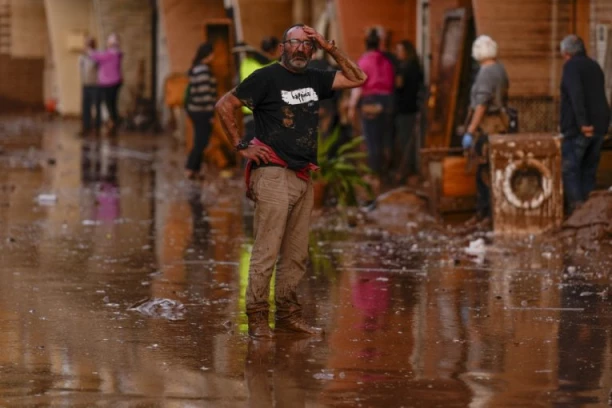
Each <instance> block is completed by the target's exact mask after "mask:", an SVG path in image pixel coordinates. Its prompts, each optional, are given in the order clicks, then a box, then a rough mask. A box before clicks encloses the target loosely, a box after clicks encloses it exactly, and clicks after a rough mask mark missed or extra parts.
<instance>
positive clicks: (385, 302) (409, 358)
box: [323, 271, 470, 406]
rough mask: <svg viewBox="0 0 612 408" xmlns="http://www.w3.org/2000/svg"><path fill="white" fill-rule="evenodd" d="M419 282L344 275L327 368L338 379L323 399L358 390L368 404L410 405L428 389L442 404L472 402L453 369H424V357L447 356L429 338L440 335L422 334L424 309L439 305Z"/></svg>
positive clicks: (337, 297)
mask: <svg viewBox="0 0 612 408" xmlns="http://www.w3.org/2000/svg"><path fill="white" fill-rule="evenodd" d="M421 285H422V283H421V282H420V281H419V278H418V277H407V276H406V275H403V276H402V277H401V278H400V277H398V276H395V275H391V274H389V273H376V272H355V271H347V272H344V273H342V274H341V275H340V277H339V282H338V286H337V288H338V290H337V292H336V293H333V294H331V297H332V303H333V304H335V305H337V309H336V313H335V319H336V322H335V330H334V331H333V332H332V333H331V335H330V339H329V344H330V349H331V355H330V356H329V358H328V363H327V368H328V369H332V370H333V372H334V378H333V379H332V380H330V381H327V382H326V386H325V388H324V391H323V402H324V403H329V404H333V403H335V402H339V401H343V400H344V399H345V398H346V395H347V393H350V394H351V395H355V393H358V394H359V397H360V398H361V399H365V401H366V402H367V404H368V405H370V404H371V405H377V406H379V405H382V404H387V405H389V406H395V405H397V404H399V403H400V402H401V404H404V405H406V404H408V405H411V403H413V402H414V403H416V401H419V399H420V398H421V397H423V395H425V394H429V393H430V391H431V390H430V388H433V389H435V390H436V392H437V393H438V395H439V398H440V402H441V403H442V401H449V400H452V401H453V402H454V403H457V404H460V403H461V401H463V402H464V403H465V404H467V403H468V402H469V399H470V391H469V390H468V388H467V387H466V386H465V385H464V384H462V383H461V382H460V381H457V380H456V379H454V378H453V375H452V373H453V372H452V371H449V373H448V375H444V374H442V375H441V373H440V370H439V369H433V370H429V371H427V368H426V367H422V365H423V364H424V363H425V364H427V361H425V360H424V359H423V357H424V358H428V357H430V358H431V359H432V360H433V361H436V362H437V361H439V360H440V359H444V358H445V355H444V353H442V352H441V351H442V347H443V346H442V345H441V346H437V345H434V344H433V343H434V342H433V341H431V339H434V338H435V339H437V341H436V342H439V337H440V336H439V334H438V333H434V332H426V333H421V330H423V329H425V330H427V329H426V328H425V327H424V322H423V321H421V318H420V316H419V315H420V313H422V312H424V311H425V310H428V309H433V310H436V309H437V308H434V307H432V306H431V304H428V299H427V298H425V299H423V298H420V295H421V293H419V287H420V286H421ZM421 302H424V303H421ZM420 308H423V310H419V309H420ZM445 323H446V324H448V322H445ZM425 324H429V322H427V323H425ZM434 324H435V323H434ZM419 336H425V338H427V339H429V340H428V341H426V342H425V344H421V347H422V349H420V350H419V351H420V352H422V353H423V355H422V356H415V354H416V353H415V351H416V350H417V348H418V346H419V345H418V344H417V342H419V341H420V340H421V339H419ZM446 346H447V344H444V347H446ZM431 349H433V350H435V351H436V352H437V353H436V355H432V354H431V352H430V350H431ZM418 365H421V367H419V366H418ZM339 373H342V374H339ZM390 389H392V392H389V391H388V390H390ZM385 390H387V391H385Z"/></svg>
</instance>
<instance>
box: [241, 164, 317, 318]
mask: <svg viewBox="0 0 612 408" xmlns="http://www.w3.org/2000/svg"><path fill="white" fill-rule="evenodd" d="M251 183H252V184H251V186H252V191H253V196H254V197H253V198H254V200H255V215H254V218H255V219H254V237H255V242H254V244H253V250H252V253H251V263H250V267H249V282H248V285H247V291H246V312H247V314H249V313H254V312H260V311H267V310H269V305H268V297H269V294H270V279H271V277H272V273H273V271H274V266H275V265H276V282H275V293H274V298H275V303H276V317H277V318H285V317H288V316H290V315H293V314H298V313H300V312H301V306H300V304H299V302H298V299H297V293H296V290H297V285H298V283H299V282H300V280H301V279H302V276H304V272H306V261H307V259H308V234H309V229H310V213H311V211H312V205H313V189H312V182H311V181H310V180H309V181H304V180H302V179H299V178H298V177H297V176H296V173H295V172H294V171H293V170H289V169H285V168H283V167H273V166H270V167H260V168H258V169H255V170H253V174H252V175H251ZM277 260H278V262H277Z"/></svg>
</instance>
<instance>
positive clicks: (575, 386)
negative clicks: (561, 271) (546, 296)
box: [553, 283, 607, 407]
mask: <svg viewBox="0 0 612 408" xmlns="http://www.w3.org/2000/svg"><path fill="white" fill-rule="evenodd" d="M602 289H604V288H597V287H594V285H592V284H589V285H584V284H579V283H576V284H568V285H564V286H563V289H561V305H560V306H561V308H567V309H570V308H575V309H577V308H584V309H585V311H584V312H580V311H577V310H562V311H561V312H560V314H559V316H560V322H559V335H558V339H559V340H558V350H559V351H558V353H559V373H558V380H559V389H558V391H557V394H558V397H557V401H556V403H555V404H554V405H553V406H554V407H561V406H569V404H572V406H582V405H583V404H597V403H599V404H605V403H606V402H607V401H606V400H605V399H604V400H600V401H597V400H596V397H594V395H593V391H597V390H601V379H602V375H603V370H604V366H605V352H606V335H607V333H606V328H607V325H606V324H605V321H604V320H603V319H602V318H601V309H600V308H601V307H602V306H603V308H604V309H605V305H602V300H601V297H599V296H589V297H579V294H580V293H582V292H599V291H600V290H602ZM604 392H605V390H604ZM581 393H584V394H582V395H581ZM565 394H567V395H565ZM570 394H571V396H570ZM602 395H603V394H602ZM568 398H571V399H570V400H568Z"/></svg>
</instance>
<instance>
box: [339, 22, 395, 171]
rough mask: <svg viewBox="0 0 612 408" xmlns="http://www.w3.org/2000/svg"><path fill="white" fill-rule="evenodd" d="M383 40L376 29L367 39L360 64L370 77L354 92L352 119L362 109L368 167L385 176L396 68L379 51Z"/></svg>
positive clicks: (388, 156) (372, 30)
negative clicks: (357, 110)
mask: <svg viewBox="0 0 612 408" xmlns="http://www.w3.org/2000/svg"><path fill="white" fill-rule="evenodd" d="M380 42H381V39H380V37H379V35H378V32H377V30H376V29H375V28H373V29H371V30H370V32H369V34H368V36H367V37H366V40H365V44H366V52H365V54H363V55H362V56H361V58H360V59H359V61H358V62H357V64H358V65H359V67H360V68H361V69H362V70H363V72H365V73H366V75H367V76H368V79H367V81H366V82H365V84H363V86H362V87H361V88H357V89H354V90H353V93H352V95H351V102H350V105H349V117H350V118H351V119H353V118H354V116H355V111H356V109H357V107H359V108H360V116H361V128H362V132H363V136H364V137H365V140H366V145H367V149H368V165H369V166H370V168H371V169H372V170H373V171H374V173H375V174H377V175H379V176H382V175H383V173H386V172H387V171H388V170H389V169H388V166H389V164H390V161H389V158H390V157H391V149H392V144H393V139H392V130H393V129H392V119H393V116H392V115H393V107H392V102H393V101H392V95H393V91H394V88H395V69H394V67H393V63H392V62H391V60H390V59H389V58H388V57H387V56H386V55H385V54H383V53H382V52H381V50H380Z"/></svg>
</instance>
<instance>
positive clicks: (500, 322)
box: [0, 120, 612, 407]
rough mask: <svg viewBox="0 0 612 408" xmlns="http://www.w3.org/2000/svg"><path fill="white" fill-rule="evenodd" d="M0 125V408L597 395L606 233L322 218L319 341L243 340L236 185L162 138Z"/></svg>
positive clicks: (458, 402)
mask: <svg viewBox="0 0 612 408" xmlns="http://www.w3.org/2000/svg"><path fill="white" fill-rule="evenodd" d="M0 123H3V125H4V127H3V128H2V129H3V130H2V133H1V134H0V144H2V146H3V149H2V152H1V153H0V279H1V282H2V285H1V286H0V348H1V350H2V353H0V406H3V407H4V406H6V407H12V406H15V407H43V406H77V407H92V406H96V407H97V406H105V407H106V406H107V407H212V406H214V407H242V406H252V407H268V406H277V407H301V406H302V407H305V406H309V407H328V406H329V407H506V406H508V407H509V406H518V407H601V406H608V403H609V402H608V398H609V396H608V394H609V392H610V389H611V388H612V331H611V327H612V301H611V300H610V297H611V296H612V293H610V269H611V268H610V265H611V264H612V251H610V245H609V243H607V242H603V243H602V244H601V245H600V246H599V249H598V250H597V251H584V250H581V251H574V250H572V249H571V248H567V247H563V246H561V244H560V243H556V242H555V241H554V240H552V241H551V240H542V239H540V238H536V237H522V238H516V239H499V238H495V237H491V236H487V235H483V236H478V235H470V236H451V235H450V234H446V233H445V232H444V228H432V227H431V226H430V224H427V223H421V221H420V219H419V217H417V216H414V215H411V214H412V213H411V212H410V211H408V212H407V211H404V210H401V209H400V210H397V211H393V210H392V209H391V210H389V211H390V212H389V213H388V214H387V222H386V224H385V225H387V226H389V224H392V225H393V226H394V227H395V228H385V229H381V228H380V227H379V224H375V223H372V222H370V223H362V224H360V225H359V226H358V227H356V228H346V227H344V226H343V225H342V224H340V223H336V222H335V221H334V219H333V218H330V219H324V222H321V220H322V218H319V219H318V220H315V226H316V227H317V228H316V230H314V231H313V233H312V235H311V257H310V258H311V259H310V266H309V271H308V274H307V277H306V279H304V282H303V284H302V286H301V287H300V296H301V300H302V302H303V303H304V305H305V314H306V316H307V318H308V319H309V320H311V321H313V322H315V323H316V324H318V325H321V326H323V327H324V328H325V329H326V332H327V333H326V336H325V337H324V338H323V339H311V338H304V337H299V336H291V335H285V336H279V337H278V338H277V339H276V340H274V341H269V342H266V341H252V340H249V338H248V336H247V335H246V325H245V324H246V319H245V316H244V313H243V309H244V290H245V285H246V276H247V275H246V274H247V265H248V259H249V249H250V247H251V243H252V238H251V230H252V229H251V226H250V224H251V222H252V208H251V206H250V205H249V203H248V202H247V201H246V200H245V199H244V194H243V190H242V182H241V180H240V179H238V178H236V179H232V180H226V179H220V178H218V179H215V178H214V177H211V178H212V181H210V182H208V183H206V184H205V185H204V187H200V186H198V185H195V184H191V183H187V182H185V181H183V179H182V177H181V175H182V169H181V166H182V164H183V160H184V157H183V154H182V153H183V152H182V150H181V149H180V148H178V147H177V146H176V144H175V143H173V142H171V140H170V138H169V136H160V135H158V136H151V135H137V134H125V135H122V136H121V137H120V138H119V139H118V140H117V141H109V140H106V139H102V140H94V139H87V140H81V139H79V138H78V137H76V136H75V132H76V130H77V128H76V125H75V124H72V123H69V122H68V123H59V122H53V123H45V124H40V123H39V124H37V125H36V126H35V125H33V124H31V123H30V124H29V125H28V126H25V125H22V126H17V125H15V123H14V120H13V122H7V121H4V122H0ZM26 141H27V142H26ZM49 159H53V160H49ZM40 194H47V195H49V196H47V197H46V198H45V197H43V199H41V200H37V198H39V195H40ZM389 217H392V218H389ZM393 217H395V218H393ZM401 217H404V218H401ZM366 218H367V217H366ZM390 220H392V222H391V221H390ZM478 239H481V241H480V243H476V244H474V245H472V250H471V251H469V252H470V253H468V252H466V248H467V247H468V246H469V245H470V242H476V241H478ZM151 302H153V303H151ZM155 302H157V303H155Z"/></svg>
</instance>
